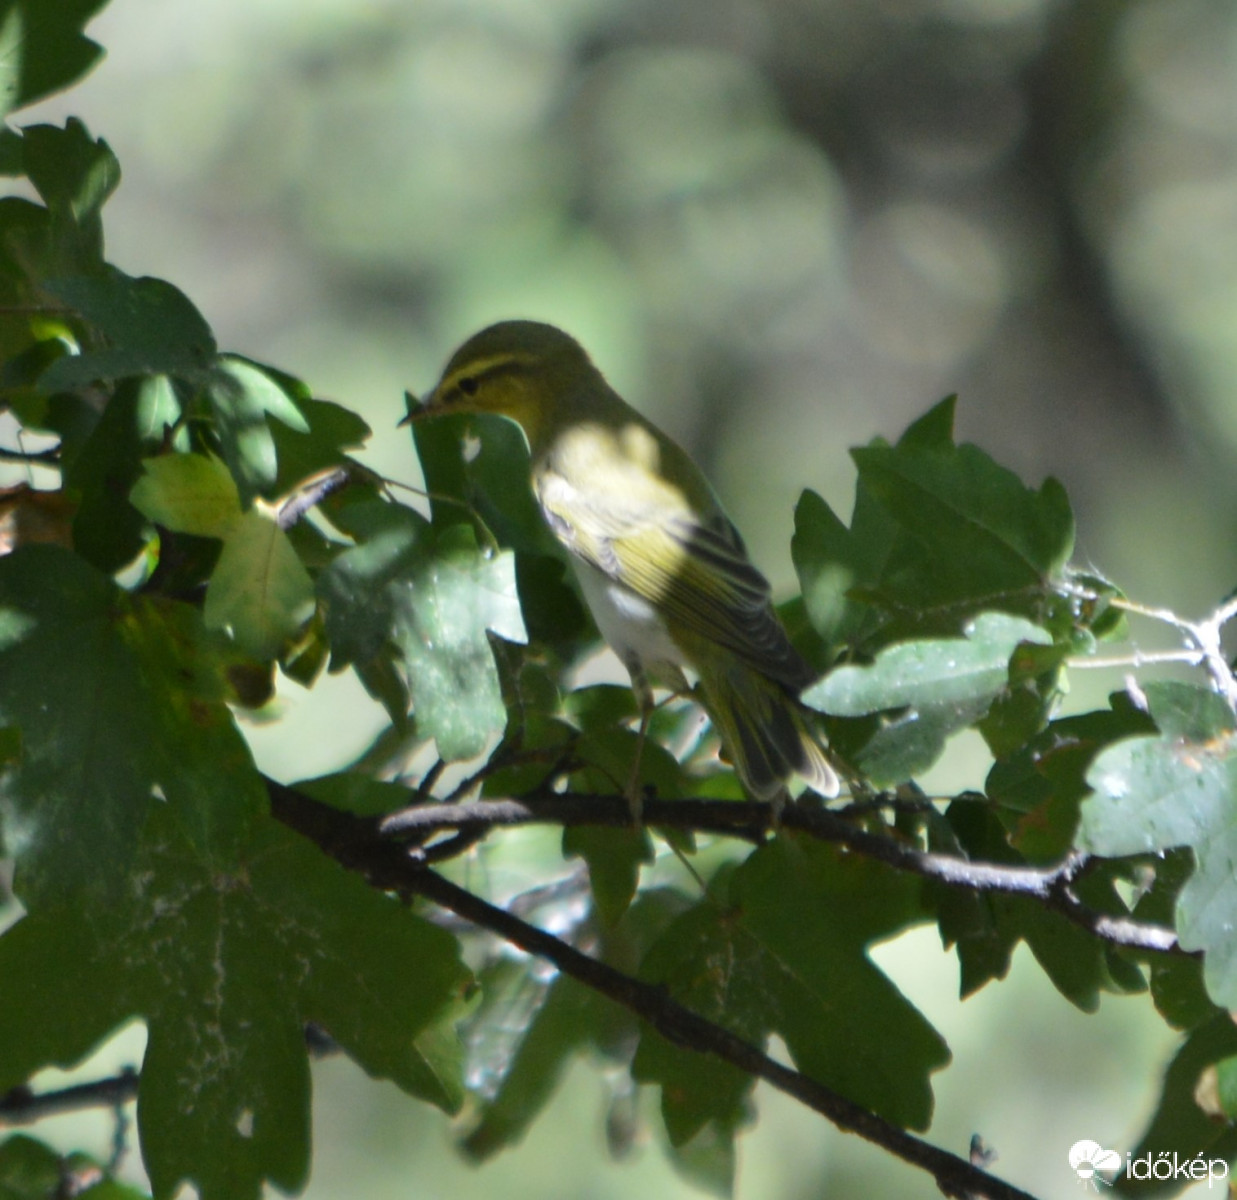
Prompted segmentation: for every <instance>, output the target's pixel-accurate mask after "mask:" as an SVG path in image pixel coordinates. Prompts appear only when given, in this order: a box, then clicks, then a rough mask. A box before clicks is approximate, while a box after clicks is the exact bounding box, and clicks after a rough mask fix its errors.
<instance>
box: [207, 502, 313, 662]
mask: <svg viewBox="0 0 1237 1200" xmlns="http://www.w3.org/2000/svg"><path fill="white" fill-rule="evenodd" d="M313 610H314V584H313V580H312V579H310V577H309V572H308V571H306V570H305V568H304V566H302V564H301V560H300V559H299V558H298V557H297V555H296V551H295V550H294V549H293V548H292V543H291V542H290V541H289V540H288V535H287V534H286V533H284V531H283V530H282V529H280V528H279V526H278V525H277V524H276V523H275V522H274V521H273V520H272V519H271V518H270V517H269V516H267V515H266V514H265V513H263V512H260V511H258V509H256V508H251V509H250V510H249V511H248V512H247V513H245V514H244V515H243V516H241V517H240V518H239V519H238V520H236V521H235V522H234V523H233V525H232V528H231V531H230V532H229V533H228V535H227V538H226V539H225V540H224V543H223V550H222V552H221V553H220V555H219V562H218V563H217V564H216V566H215V571H214V574H212V575H211V577H210V584H209V585H208V587H207V589H206V606H205V608H204V610H203V616H204V618H205V620H206V624H207V627H208V628H211V629H227V630H229V631H230V632H231V634H232V637H233V638H234V639H235V641H236V644H237V646H238V647H239V648H240V649H241V650H242V651H243V652H244V653H246V654H252V655H253V656H254V657H256V658H276V657H278V655H279V653H280V651H281V650H282V649H283V646H284V643H285V642H286V641H287V640H288V639H289V638H291V637H292V635H293V634H295V633H296V632H297V630H299V629H300V628H301V626H302V625H304V624H305V622H306V621H307V620H309V618H310V616H311V615H312V614H313Z"/></svg>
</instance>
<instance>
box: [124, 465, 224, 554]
mask: <svg viewBox="0 0 1237 1200" xmlns="http://www.w3.org/2000/svg"><path fill="white" fill-rule="evenodd" d="M142 469H143V471H144V472H145V473H144V474H143V476H142V477H141V479H139V480H138V481H137V483H136V484H135V485H134V487H133V490H132V491H131V492H130V493H129V500H130V502H131V503H132V504H133V506H134V507H135V508H136V509H137V510H138V511H139V512H140V513H141V514H142V515H143V516H145V517H146V518H148V519H149V520H151V521H154V522H155V524H156V525H163V526H166V527H167V528H168V529H171V530H172V531H173V532H175V533H191V534H194V535H196V536H197V537H213V538H225V537H227V536H228V534H229V532H230V531H231V530H232V527H233V526H234V525H235V524H236V522H237V521H238V520H240V517H241V502H240V494H239V493H238V492H237V490H236V481H235V480H234V479H233V478H232V476H231V474H230V473H229V471H228V469H227V467H226V466H224V464H223V463H222V462H221V461H220V460H219V459H217V458H213V457H211V456H210V455H207V454H163V455H160V456H159V457H158V458H147V459H143V460H142Z"/></svg>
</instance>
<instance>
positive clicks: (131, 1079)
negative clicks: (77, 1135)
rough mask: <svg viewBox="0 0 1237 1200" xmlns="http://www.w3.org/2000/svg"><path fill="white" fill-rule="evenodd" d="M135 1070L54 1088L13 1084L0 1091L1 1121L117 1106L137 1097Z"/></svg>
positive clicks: (29, 1121)
mask: <svg viewBox="0 0 1237 1200" xmlns="http://www.w3.org/2000/svg"><path fill="white" fill-rule="evenodd" d="M137 1085H138V1073H137V1072H136V1071H135V1070H134V1069H133V1068H132V1067H126V1068H125V1069H124V1070H123V1071H121V1072H120V1074H119V1075H111V1076H109V1077H108V1078H106V1079H92V1080H91V1081H90V1082H89V1083H78V1084H75V1085H74V1086H73V1087H66V1088H58V1089H57V1090H56V1091H54V1092H35V1091H32V1090H31V1089H30V1088H28V1087H15V1088H13V1089H12V1091H9V1092H5V1093H4V1094H3V1095H0V1125H31V1124H33V1123H34V1122H35V1121H41V1120H42V1119H43V1118H44V1117H54V1116H58V1115H59V1114H61V1113H67V1112H78V1111H79V1110H81V1109H83V1108H119V1107H120V1105H122V1104H127V1103H128V1102H129V1101H130V1100H136V1099H137Z"/></svg>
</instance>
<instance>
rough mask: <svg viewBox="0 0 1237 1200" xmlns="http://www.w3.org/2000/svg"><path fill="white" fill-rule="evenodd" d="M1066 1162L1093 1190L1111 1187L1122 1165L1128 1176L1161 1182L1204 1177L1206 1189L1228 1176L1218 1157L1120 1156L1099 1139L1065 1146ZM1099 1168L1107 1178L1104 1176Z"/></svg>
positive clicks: (1187, 1181) (1080, 1181)
mask: <svg viewBox="0 0 1237 1200" xmlns="http://www.w3.org/2000/svg"><path fill="white" fill-rule="evenodd" d="M1069 1165H1070V1166H1071V1167H1073V1168H1074V1174H1075V1175H1077V1176H1078V1182H1079V1183H1081V1184H1082V1186H1083V1187H1084V1188H1091V1189H1092V1190H1093V1191H1096V1192H1098V1191H1099V1190H1100V1184H1103V1185H1104V1186H1105V1187H1112V1177H1113V1176H1115V1175H1116V1174H1117V1172H1118V1171H1120V1170H1121V1168H1122V1167H1124V1168H1125V1173H1126V1174H1127V1175H1128V1176H1129V1177H1130V1178H1131V1179H1141V1180H1150V1179H1155V1180H1158V1181H1159V1182H1161V1183H1166V1182H1168V1181H1169V1180H1172V1181H1174V1182H1177V1183H1183V1184H1185V1183H1190V1182H1199V1183H1201V1182H1202V1181H1203V1180H1204V1179H1205V1180H1206V1181H1207V1190H1208V1191H1210V1190H1211V1185H1212V1184H1213V1183H1218V1184H1219V1185H1220V1186H1221V1187H1224V1183H1225V1180H1227V1179H1228V1163H1227V1162H1225V1161H1224V1159H1222V1158H1204V1157H1203V1155H1202V1154H1201V1153H1199V1154H1196V1155H1194V1157H1193V1158H1179V1157H1178V1156H1177V1154H1176V1152H1175V1151H1172V1152H1170V1151H1164V1152H1163V1153H1161V1154H1144V1155H1142V1156H1141V1157H1140V1158H1132V1157H1131V1156H1130V1155H1128V1154H1127V1155H1126V1156H1125V1157H1124V1158H1122V1157H1121V1155H1120V1154H1118V1153H1117V1151H1116V1150H1105V1149H1104V1147H1103V1146H1101V1145H1100V1144H1099V1142H1092V1141H1085V1140H1084V1141H1081V1142H1075V1143H1074V1144H1073V1145H1072V1146H1071V1147H1070V1148H1069ZM1101 1171H1102V1172H1104V1174H1107V1175H1108V1176H1109V1178H1108V1179H1105V1178H1104V1175H1102V1174H1100V1172H1101Z"/></svg>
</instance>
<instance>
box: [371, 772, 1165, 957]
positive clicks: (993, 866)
mask: <svg viewBox="0 0 1237 1200" xmlns="http://www.w3.org/2000/svg"><path fill="white" fill-rule="evenodd" d="M643 814H644V821H645V823H646V824H648V825H650V826H653V827H655V828H656V827H662V828H674V829H690V830H693V831H694V832H697V833H713V834H722V835H729V836H731V837H738V838H742V839H744V840H746V841H750V842H760V841H761V840H763V838H764V837H765V836H767V835H768V834H769V833H771V832H772V831H773V815H772V811H771V809H770V807H769V805H767V804H759V803H755V802H751V801H746V802H745V801H734V800H701V799H683V800H659V799H657V798H655V797H649V798H648V799H646V800H645V802H644V808H643ZM780 823H781V828H783V829H788V830H790V829H793V830H796V831H798V832H801V833H805V834H807V835H808V836H810V837H815V838H819V839H820V840H822V841H828V842H837V843H839V844H841V845H845V846H848V847H849V848H850V849H852V850H854V851H856V852H858V853H860V854H863V855H865V856H866V857H868V858H874V859H877V860H879V861H880V862H883V863H885V864H887V865H888V866H891V867H894V868H896V869H897V870H901V871H911V872H913V873H915V874H916V875H922V876H924V877H925V878H928V879H935V880H937V881H939V882H940V883H943V884H946V885H948V886H950V887H958V888H965V889H967V890H968V891H972V892H1004V893H1007V894H1010V895H1019V896H1028V897H1031V898H1034V899H1038V900H1042V901H1044V902H1045V904H1046V905H1047V906H1048V907H1049V908H1051V909H1053V910H1054V911H1055V912H1058V913H1060V914H1061V915H1062V916H1063V917H1067V918H1068V919H1069V920H1071V921H1073V922H1074V923H1075V924H1076V925H1080V926H1082V927H1083V928H1084V929H1086V930H1088V931H1090V932H1091V933H1093V934H1094V935H1095V936H1097V937H1100V938H1103V939H1104V940H1105V941H1107V942H1112V943H1113V944H1115V945H1120V946H1126V947H1129V948H1131V949H1137V950H1154V951H1159V952H1163V953H1184V951H1181V950H1180V947H1179V946H1178V944H1177V935H1176V933H1174V932H1173V930H1172V929H1169V928H1168V927H1166V926H1163V925H1151V924H1147V923H1145V922H1142V921H1136V920H1134V919H1133V918H1130V917H1122V916H1113V915H1112V914H1109V913H1103V912H1098V911H1096V910H1095V909H1093V908H1091V907H1090V906H1089V905H1086V904H1084V903H1083V902H1082V901H1081V900H1079V899H1078V898H1077V897H1076V896H1075V894H1074V892H1073V891H1072V887H1071V885H1072V884H1073V882H1074V880H1075V878H1076V877H1077V875H1078V873H1079V871H1080V869H1081V868H1082V866H1083V865H1084V864H1085V863H1087V862H1088V861H1089V860H1088V859H1087V858H1086V856H1084V855H1080V854H1075V855H1071V856H1070V857H1068V858H1066V859H1065V860H1063V861H1062V862H1060V863H1056V864H1054V865H1052V866H1046V867H1038V866H1025V865H1012V864H1004V863H982V862H972V861H970V860H969V859H964V858H958V857H956V856H954V855H949V854H938V853H935V852H932V851H925V850H917V849H915V848H914V847H912V846H908V845H906V844H905V843H903V842H899V841H896V840H894V839H893V838H890V837H886V836H884V835H882V834H878V833H871V832H870V831H868V830H865V829H859V828H856V827H855V826H854V825H853V824H851V823H850V822H849V821H847V820H845V819H844V818H843V817H841V816H839V815H838V814H837V813H834V812H831V811H829V810H828V809H822V808H813V807H810V806H808V805H803V804H799V805H789V806H787V807H786V808H785V809H784V810H783V811H782V814H781V822H780ZM530 824H554V825H563V826H567V825H606V826H612V827H625V826H628V825H630V824H631V810H630V808H629V807H628V805H627V801H626V799H624V798H623V797H622V796H611V795H594V794H588V795H585V794H581V793H573V794H570V795H560V794H558V793H556V792H549V791H541V792H536V793H533V794H531V795H530V796H528V797H526V798H525V799H523V800H486V801H484V802H482V803H476V804H429V805H414V806H413V807H411V808H405V809H400V810H399V811H398V812H395V813H392V814H390V815H389V816H387V817H384V818H382V820H381V822H380V825H379V830H380V832H381V833H383V834H385V835H398V836H400V837H402V838H407V837H415V838H417V839H422V838H425V837H427V836H429V835H430V834H432V833H434V832H436V831H438V830H441V829H454V830H457V831H460V832H465V831H467V832H473V833H475V832H477V831H479V830H486V829H492V828H496V827H501V826H509V825H530Z"/></svg>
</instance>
